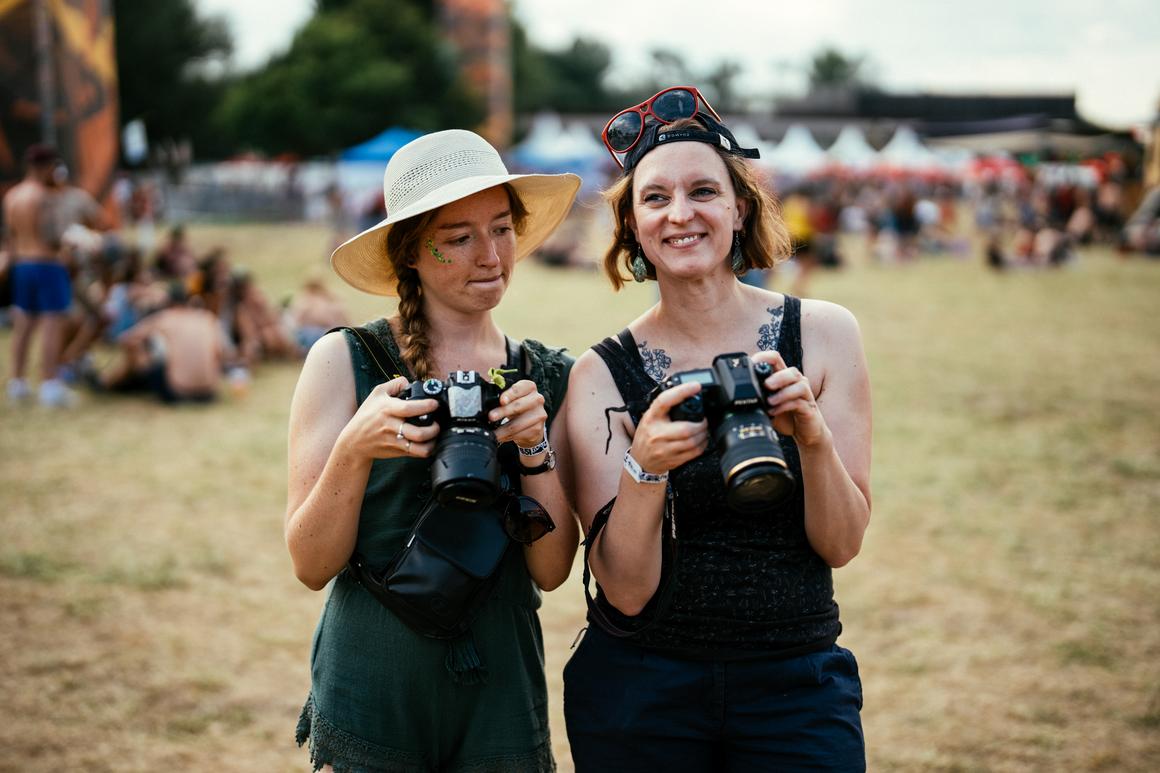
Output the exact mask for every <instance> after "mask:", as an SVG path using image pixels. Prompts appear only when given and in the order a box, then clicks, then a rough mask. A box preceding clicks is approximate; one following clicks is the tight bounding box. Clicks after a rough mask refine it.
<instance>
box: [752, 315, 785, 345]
mask: <svg viewBox="0 0 1160 773" xmlns="http://www.w3.org/2000/svg"><path fill="white" fill-rule="evenodd" d="M766 311H768V312H769V322H767V323H765V324H764V325H762V326H761V327H759V328H757V350H758V351H761V352H773V351H777V339H778V338H780V337H781V317H782V314H783V313H784V312H785V306H784V304H783V305H781V306H778V307H777V308H776V309H770V308H766Z"/></svg>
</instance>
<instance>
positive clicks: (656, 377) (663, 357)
mask: <svg viewBox="0 0 1160 773" xmlns="http://www.w3.org/2000/svg"><path fill="white" fill-rule="evenodd" d="M636 348H637V349H640V358H641V360H642V361H644V372H645V373H647V374H648V375H649V376H650V377H651V378H652V380H653V381H657V382H660V381H664V380H665V373H667V372H668V370H669V368H670V367H672V365H673V358H672V357H670V356H668V355H667V354H665V350H664V349H649V348H648V341H641V342H640V343H639V344H637V345H636Z"/></svg>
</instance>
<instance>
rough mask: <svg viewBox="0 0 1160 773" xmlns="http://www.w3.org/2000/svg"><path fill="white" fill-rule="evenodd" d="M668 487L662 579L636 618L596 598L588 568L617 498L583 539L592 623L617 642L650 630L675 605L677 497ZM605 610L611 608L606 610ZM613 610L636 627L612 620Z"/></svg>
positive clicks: (601, 511)
mask: <svg viewBox="0 0 1160 773" xmlns="http://www.w3.org/2000/svg"><path fill="white" fill-rule="evenodd" d="M666 485H667V488H666V490H665V509H664V515H663V519H662V521H661V577H660V581H659V583H658V585H657V591H656V593H655V594H654V595H653V598H652V599H651V600H650V601H649V603H648V604H647V605H645V608H644V610H642V611H641V613H640V614H639V615H637V616H636V617H635V618H632V617H628V616H627V615H623V614H620V613H619V612H618V611H617V610H616V609H615V608H614V607H612V605H611V604H610V603H609V602H608V601H607V600H606V599H602V598H598V597H595V596H593V595H592V591H591V589H590V588H589V581H590V580H591V578H592V570H591V568H589V563H590V561H591V555H592V546H593V545H594V544H595V542H596V538H597V537H598V536H600V533H601V532H602V531H603V530H604V527H605V526H607V525H608V518H609V516H610V515H612V508H613V506H614V505H615V504H616V497H613V498H612V499H611V500H610V501H609V502H608V504H606V505H605V506H604V507H602V508H600V509H599V510H598V511H597V512H596V515H595V516H593V518H592V526H591V528H589V529H588V536H587V537H586V538H585V540H584V576H583V582H584V600H585V602H587V604H588V617H589V620H591V621H592V622H594V623H596V624H597V625H599V626H600V627H601V628H602V629H603V630H604V632H605V633H607V634H609V635H610V636H615V637H616V638H618V639H627V638H630V637H633V636H639V635H640V634H642V633H643V632H644V631H646V630H648V629H649V628H651V627H652V626H653V625H655V624H656V622H657V621H658V620H660V619H661V618H662V617H663V616H664V615H665V613H666V612H667V611H668V609H669V606H670V605H671V604H672V602H673V596H674V595H675V591H676V587H677V581H676V577H675V576H674V575H675V572H676V571H677V525H676V524H677V522H676V513H675V512H674V510H675V507H674V505H675V499H676V494H675V492H674V491H673V489H672V486H671V484H666ZM599 587H600V584H599V583H597V588H598V589H599ZM605 607H609V608H611V609H605ZM610 611H611V612H613V613H615V614H616V615H617V616H619V617H622V618H624V619H625V621H626V622H627V621H633V622H635V623H637V624H636V625H631V624H630V625H625V624H620V623H617V622H614V621H613V619H612V617H613V615H612V614H610Z"/></svg>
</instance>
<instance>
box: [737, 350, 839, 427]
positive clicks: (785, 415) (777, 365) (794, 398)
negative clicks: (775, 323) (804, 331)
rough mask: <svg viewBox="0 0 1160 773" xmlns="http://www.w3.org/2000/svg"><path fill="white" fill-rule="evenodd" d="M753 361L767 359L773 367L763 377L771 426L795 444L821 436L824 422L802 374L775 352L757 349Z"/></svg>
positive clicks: (810, 388) (807, 380)
mask: <svg viewBox="0 0 1160 773" xmlns="http://www.w3.org/2000/svg"><path fill="white" fill-rule="evenodd" d="M753 361H754V363H755V365H756V363H768V364H769V366H770V367H771V368H772V370H773V372H772V374H771V375H770V376H769V377H768V378H766V379H765V391H766V394H767V395H768V396H769V397H768V400H767V404H768V409H767V410H768V412H769V413H770V415H771V416H772V417H773V428H774V429H775V430H777V432H778V433H780V434H782V435H789V436H791V437H793V439H794V441H795V442H796V443H797V445H798V447H799V448H805V447H809V446H812V445H814V444H815V443H818V442H820V441H822V440H823V439H825V437H826V433H827V431H828V430H827V427H826V422H825V419H824V418H823V417H822V412H821V410H820V409H819V408H818V403H817V398H816V396H815V395H814V392H813V387H812V385H811V384H810V382H809V379H807V378H806V376H805V374H804V373H802V372H801V371H800V370H798V369H797V368H789V367H786V364H785V360H784V359H782V356H781V355H780V354H779V353H778V352H759V353H758V354H755V355H754V356H753Z"/></svg>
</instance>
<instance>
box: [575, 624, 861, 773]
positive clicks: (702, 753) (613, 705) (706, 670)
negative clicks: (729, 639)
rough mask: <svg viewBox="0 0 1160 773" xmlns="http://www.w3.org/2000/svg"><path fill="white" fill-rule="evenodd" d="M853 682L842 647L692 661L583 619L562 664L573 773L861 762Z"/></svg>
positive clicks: (705, 771) (857, 767) (856, 683)
mask: <svg viewBox="0 0 1160 773" xmlns="http://www.w3.org/2000/svg"><path fill="white" fill-rule="evenodd" d="M861 709H862V682H861V680H860V679H859V678H858V664H857V662H856V661H855V660H854V655H853V654H852V653H851V652H850V651H849V650H847V649H844V648H842V647H839V646H837V645H834V646H832V647H829V648H827V649H825V650H823V651H821V652H816V653H812V654H809V655H802V656H799V657H795V658H788V659H784V660H772V659H763V660H748V661H697V660H682V659H678V658H671V657H667V656H665V655H660V654H657V653H655V652H650V651H649V650H646V649H644V648H642V647H638V646H636V645H634V644H631V643H629V642H626V641H624V640H621V639H616V638H614V637H612V636H609V635H608V634H606V633H605V632H604V631H602V630H600V629H599V628H598V627H596V626H590V627H589V628H588V631H587V633H586V634H585V636H584V640H583V641H582V642H581V643H580V645H579V646H578V647H577V649H576V652H575V653H573V655H572V657H571V659H569V661H568V664H567V665H566V666H565V667H564V718H565V720H566V722H567V725H568V742H569V744H570V745H571V747H572V760H573V761H574V762H575V765H576V771H577V773H596V772H597V771H599V773H610V772H614V771H623V772H625V773H627V772H628V771H633V772H634V773H636V772H638V771H639V772H640V773H654V772H658V771H659V772H660V773H686V771H687V772H688V773H694V772H696V773H709V772H710V771H712V772H713V773H716V772H717V771H737V772H738V773H740V772H741V771H745V772H746V773H760V772H761V771H779V772H780V771H799V770H802V771H804V770H813V771H816V770H832V771H864V770H865V769H866V748H865V742H864V740H863V737H862V720H861V716H860V714H859V712H860V711H861Z"/></svg>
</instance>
